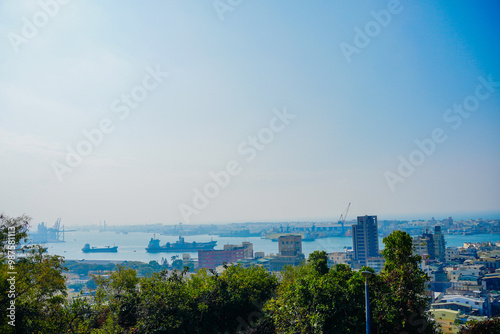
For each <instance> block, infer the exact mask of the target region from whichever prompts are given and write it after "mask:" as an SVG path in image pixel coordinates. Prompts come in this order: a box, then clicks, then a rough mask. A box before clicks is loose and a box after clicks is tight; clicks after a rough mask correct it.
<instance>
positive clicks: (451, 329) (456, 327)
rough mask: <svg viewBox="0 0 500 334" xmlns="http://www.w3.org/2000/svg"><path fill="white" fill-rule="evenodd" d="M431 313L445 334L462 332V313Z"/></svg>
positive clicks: (446, 310)
mask: <svg viewBox="0 0 500 334" xmlns="http://www.w3.org/2000/svg"><path fill="white" fill-rule="evenodd" d="M430 313H431V314H432V317H433V318H434V320H436V323H437V324H438V325H439V327H440V328H441V331H442V332H443V333H445V334H456V333H459V331H460V311H453V310H448V309H431V310H430Z"/></svg>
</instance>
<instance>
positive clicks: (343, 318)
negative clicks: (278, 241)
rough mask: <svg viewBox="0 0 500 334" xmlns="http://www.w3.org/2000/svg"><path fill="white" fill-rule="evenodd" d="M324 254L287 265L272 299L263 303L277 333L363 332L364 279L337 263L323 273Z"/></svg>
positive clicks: (314, 255)
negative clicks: (304, 261) (299, 264)
mask: <svg viewBox="0 0 500 334" xmlns="http://www.w3.org/2000/svg"><path fill="white" fill-rule="evenodd" d="M325 260H326V254H323V252H315V253H313V254H312V256H310V258H309V261H308V264H306V265H303V266H301V267H288V268H287V269H286V271H285V272H283V279H282V281H281V284H280V285H279V287H278V293H277V296H276V298H273V299H271V300H270V301H269V302H268V303H267V304H266V306H265V311H266V312H267V313H268V314H269V317H270V318H271V319H272V321H273V324H274V326H275V328H276V332H277V333H361V332H363V331H364V327H365V322H364V279H363V277H362V275H361V274H360V273H359V272H355V271H353V270H352V269H351V268H350V267H349V266H347V265H343V264H339V265H336V266H335V267H334V268H331V269H330V270H329V271H327V272H325V266H324V264H325Z"/></svg>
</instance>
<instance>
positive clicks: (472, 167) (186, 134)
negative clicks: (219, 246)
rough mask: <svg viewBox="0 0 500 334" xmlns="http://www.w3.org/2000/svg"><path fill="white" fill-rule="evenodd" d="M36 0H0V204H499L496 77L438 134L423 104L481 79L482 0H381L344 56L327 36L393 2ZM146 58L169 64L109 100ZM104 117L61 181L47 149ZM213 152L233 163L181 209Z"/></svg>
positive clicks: (242, 209)
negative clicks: (279, 119) (264, 141)
mask: <svg viewBox="0 0 500 334" xmlns="http://www.w3.org/2000/svg"><path fill="white" fill-rule="evenodd" d="M222 2H224V1H222ZM41 3H42V4H43V3H51V4H53V3H56V2H55V0H54V1H49V0H42V1H40V2H38V1H2V2H1V3H0V36H2V38H0V57H1V58H0V59H1V62H0V106H1V108H2V112H1V113H0V160H1V165H0V187H1V191H0V211H4V212H5V213H7V214H9V215H19V214H22V213H27V214H29V215H31V216H33V218H34V222H35V223H37V222H40V221H46V222H53V221H55V219H56V218H57V217H62V220H63V223H65V224H67V225H71V224H93V223H98V222H99V221H100V220H106V221H107V222H109V223H110V224H130V223H152V222H163V223H170V224H172V223H177V222H179V221H184V222H185V223H186V222H188V221H189V222H192V223H205V222H240V221H285V220H336V219H338V217H339V216H340V214H341V213H342V212H343V211H344V209H345V207H346V206H347V203H349V202H352V206H351V214H350V217H348V218H354V217H355V216H356V215H365V214H377V215H378V216H379V219H391V218H407V219H412V218H421V217H424V218H425V217H428V216H430V215H434V216H436V218H444V217H447V216H449V215H452V216H456V217H460V216H463V217H466V216H477V215H483V216H484V217H486V216H492V215H495V214H499V216H500V207H499V203H500V190H499V189H500V151H499V148H500V131H499V130H500V114H499V112H500V87H497V88H493V89H496V90H495V91H494V92H491V93H490V95H489V96H488V97H487V98H486V99H484V100H482V101H480V105H479V107H478V108H477V110H476V111H473V112H471V115H470V117H469V118H466V119H463V120H462V123H461V125H460V126H459V127H458V128H457V129H453V128H452V127H451V125H452V124H453V123H447V122H445V121H444V119H443V115H444V114H445V112H446V110H447V109H449V108H452V107H453V105H454V104H457V103H462V102H463V101H464V100H465V99H466V98H468V97H469V96H473V95H474V94H475V90H476V87H477V86H478V85H479V84H480V81H478V77H480V76H482V77H483V78H488V77H489V76H491V77H492V78H493V80H494V81H500V66H499V62H498V59H500V40H499V39H500V38H499V36H500V35H499V32H500V29H499V23H498V22H500V10H499V9H500V5H499V3H498V1H493V0H492V1H482V2H480V3H473V2H460V3H457V2H451V1H450V2H446V3H445V4H436V3H435V2H434V1H418V2H417V1H401V2H400V3H399V5H394V6H396V7H395V8H397V9H398V13H395V14H391V19H390V22H388V24H386V26H385V27H382V26H381V25H380V24H379V28H380V31H378V32H376V33H374V34H373V35H374V36H373V37H371V38H370V39H371V40H370V43H369V44H368V45H367V46H366V47H364V48H359V53H357V54H352V56H351V61H350V62H348V61H347V60H346V57H345V56H344V54H343V52H342V49H341V47H340V45H341V44H342V43H348V44H350V45H352V46H355V42H354V39H355V37H356V34H357V33H356V31H355V28H356V27H359V28H360V29H361V30H364V29H365V27H366V25H367V24H368V25H369V24H370V22H372V21H373V22H375V21H374V17H373V15H372V14H371V11H375V12H377V13H379V12H380V11H381V10H387V8H392V7H391V6H393V3H394V2H392V1H388V2H386V1H352V2H344V1H335V2H334V1H331V2H327V1H314V2H311V1H308V2H306V1H274V2H254V1H245V0H243V1H241V2H240V3H239V4H238V5H236V6H234V8H232V10H231V11H226V12H224V13H223V14H222V16H223V18H224V19H223V20H221V19H220V16H219V14H218V12H217V10H216V9H215V7H214V3H217V2H211V1H180V0H179V1H164V2H161V3H159V2H155V1H141V2H139V1H106V2H102V1H78V0H73V1H70V2H69V3H68V4H65V5H58V7H59V8H57V10H56V9H55V7H53V6H52V7H50V6H49V9H48V10H49V11H50V10H52V11H53V13H52V14H53V16H52V17H50V18H49V15H47V14H44V12H43V9H42V7H41ZM219 3H221V2H219ZM224 3H226V2H224ZM233 3H235V2H233ZM44 15H45V16H44ZM44 17H45V18H49V19H48V20H47V22H42V24H40V27H39V28H38V31H37V32H36V33H34V34H33V35H34V36H28V37H29V38H26V39H24V40H23V42H22V43H21V42H20V43H19V44H17V45H15V42H13V38H14V37H13V36H20V37H22V38H24V37H23V36H24V35H23V29H24V30H26V27H24V28H23V25H24V26H25V25H26V22H28V21H29V22H32V23H33V20H34V19H39V20H43V19H44ZM23 18H25V19H23ZM13 34H15V35H13ZM25 37H26V36H25ZM17 41H19V39H17ZM16 51H17V52H16ZM157 66H158V67H159V68H160V69H161V70H162V71H165V72H169V76H168V77H166V78H164V80H163V82H161V83H160V84H159V86H158V87H157V88H156V89H154V90H152V91H150V92H149V93H148V96H147V98H146V99H145V100H144V101H141V102H139V106H138V107H137V108H136V109H134V110H131V112H130V115H129V116H128V117H126V118H125V119H123V120H121V119H119V117H118V116H119V115H118V114H116V113H113V110H112V107H111V105H112V103H113V101H114V100H115V99H120V96H121V95H122V94H130V92H131V90H132V89H133V88H134V87H135V86H137V85H141V83H142V81H143V78H144V77H145V76H146V75H147V74H148V72H147V70H146V68H147V67H150V68H153V69H154V68H156V67H157ZM484 89H485V88H484ZM484 89H483V91H484V92H486V90H484ZM283 108H286V110H287V111H288V113H290V114H293V115H295V116H296V118H295V119H293V120H292V121H291V122H290V124H289V125H287V126H286V127H285V128H284V130H283V131H281V132H279V133H275V134H274V140H272V141H271V142H270V143H269V144H268V145H267V146H266V148H265V149H264V150H263V151H262V152H258V155H257V156H256V157H255V159H253V160H252V161H251V162H247V161H246V160H245V156H244V155H242V154H240V153H238V146H239V145H240V144H241V143H242V142H243V141H245V140H246V139H247V138H248V136H254V135H256V134H258V133H259V131H260V130H261V129H263V128H265V127H267V126H269V122H270V120H271V119H272V118H273V117H274V114H273V110H274V109H278V110H283ZM105 118H108V119H110V120H111V121H112V122H113V125H114V126H115V130H114V131H113V132H112V133H110V134H106V135H104V137H103V140H102V143H101V144H99V145H97V146H96V147H94V148H93V150H92V153H91V154H90V155H89V156H87V157H84V158H83V161H82V163H81V164H80V165H78V166H77V167H75V168H73V169H72V172H71V173H64V175H62V182H61V181H60V180H59V179H58V177H57V175H56V173H55V172H54V163H56V164H65V157H66V154H67V146H68V145H69V146H70V147H72V148H75V147H76V145H78V143H80V142H81V141H82V140H85V137H84V136H83V134H82V131H83V130H85V129H86V130H90V129H92V128H95V127H97V126H98V124H99V122H100V121H101V120H102V119H105ZM436 128H441V129H443V131H444V133H445V135H446V136H447V140H446V141H445V142H444V143H438V144H437V145H436V148H435V152H434V153H432V154H430V155H429V156H426V157H425V161H423V163H422V164H421V165H419V166H416V167H415V170H414V172H413V173H412V175H410V176H408V177H405V182H404V183H403V182H397V183H396V184H395V185H394V187H393V188H392V189H391V187H390V185H389V184H388V182H387V180H386V176H385V175H386V173H387V172H388V171H389V172H392V173H397V169H398V165H399V160H398V157H399V156H403V157H405V158H408V157H409V156H410V154H411V153H412V152H413V151H415V150H416V149H417V146H416V144H415V142H414V141H415V140H417V139H418V140H423V139H426V138H430V136H431V133H432V131H433V130H434V129H436ZM231 160H236V161H238V162H239V163H240V165H241V169H242V171H241V173H239V175H235V176H233V177H232V179H231V181H230V183H229V185H228V186H227V187H226V188H224V189H222V190H221V191H220V194H219V195H218V196H215V198H213V199H210V200H209V204H208V205H207V206H206V207H204V208H203V209H200V210H197V214H192V215H190V216H189V219H186V217H185V216H184V217H183V216H182V214H181V212H180V210H179V205H181V204H185V205H187V206H192V207H193V208H194V206H193V197H194V192H193V190H194V189H195V188H198V189H200V190H202V189H203V187H204V186H205V185H206V184H207V183H208V182H210V181H211V179H210V176H209V172H210V171H218V170H222V169H224V168H225V166H226V164H227V163H228V162H229V161H231Z"/></svg>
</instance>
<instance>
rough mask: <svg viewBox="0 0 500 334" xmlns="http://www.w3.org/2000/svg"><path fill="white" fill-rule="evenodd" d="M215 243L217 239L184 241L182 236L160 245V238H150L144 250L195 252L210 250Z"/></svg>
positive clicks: (153, 251) (150, 251)
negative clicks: (173, 241)
mask: <svg viewBox="0 0 500 334" xmlns="http://www.w3.org/2000/svg"><path fill="white" fill-rule="evenodd" d="M216 245H217V241H209V242H196V241H193V242H185V241H184V238H183V237H179V241H176V242H175V243H170V242H167V243H166V244H165V245H163V246H160V240H159V239H155V238H151V240H150V241H149V245H148V247H147V248H146V251H148V252H149V253H160V252H196V251H198V250H212V249H214V247H215V246H216Z"/></svg>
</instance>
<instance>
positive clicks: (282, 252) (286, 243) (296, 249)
mask: <svg viewBox="0 0 500 334" xmlns="http://www.w3.org/2000/svg"><path fill="white" fill-rule="evenodd" d="M278 249H279V254H278V255H276V256H275V257H273V258H272V259H271V261H270V269H271V270H272V271H281V270H283V268H284V267H285V266H287V265H290V266H298V265H299V264H301V263H302V262H304V261H305V256H304V254H302V236H301V235H283V236H280V237H279V238H278Z"/></svg>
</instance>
